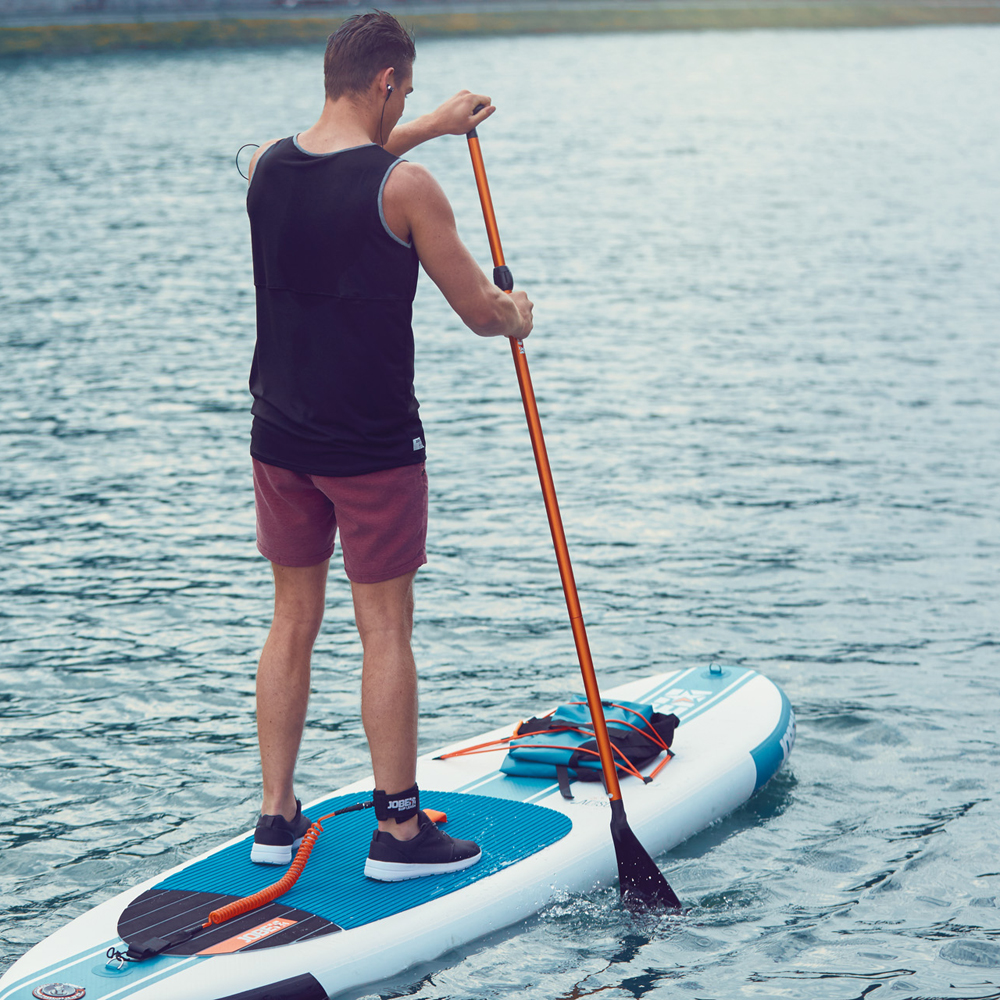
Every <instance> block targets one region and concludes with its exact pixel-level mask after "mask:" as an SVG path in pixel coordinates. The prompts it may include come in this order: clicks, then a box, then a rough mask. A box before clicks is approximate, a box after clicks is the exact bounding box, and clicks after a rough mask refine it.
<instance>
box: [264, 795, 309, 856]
mask: <svg viewBox="0 0 1000 1000" xmlns="http://www.w3.org/2000/svg"><path fill="white" fill-rule="evenodd" d="M310 826H312V820H310V819H309V817H308V816H303V815H302V803H301V802H299V800H298V799H296V800H295V816H294V817H293V819H292V821H291V823H289V822H288V820H287V819H285V817H284V816H261V817H260V819H258V820H257V829H256V830H254V832H253V847H251V848H250V860H251V861H253V862H254V864H258V865H287V864H288V863H289V862H290V861H291V860H292V856H293V855H294V854H295V852H296V850H298V847H299V844H301V843H302V838H303V837H304V836H305V835H306V830H308V829H309V827H310Z"/></svg>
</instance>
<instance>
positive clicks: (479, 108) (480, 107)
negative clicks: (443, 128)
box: [465, 104, 486, 139]
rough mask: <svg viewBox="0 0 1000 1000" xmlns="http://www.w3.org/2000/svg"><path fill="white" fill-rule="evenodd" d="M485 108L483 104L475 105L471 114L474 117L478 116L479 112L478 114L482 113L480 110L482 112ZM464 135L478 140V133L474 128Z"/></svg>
mask: <svg viewBox="0 0 1000 1000" xmlns="http://www.w3.org/2000/svg"><path fill="white" fill-rule="evenodd" d="M485 107H486V105H485V104H477V105H476V106H475V107H474V108H473V109H472V113H473V114H474V115H478V114H479V112H480V111H482V110H483V108H485ZM465 134H466V135H469V136H472V138H473V139H478V138H479V133H478V132H477V131H476V130H475V128H470V129H469V131H468V132H466V133H465Z"/></svg>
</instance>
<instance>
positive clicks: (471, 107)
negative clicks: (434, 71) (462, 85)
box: [385, 90, 496, 156]
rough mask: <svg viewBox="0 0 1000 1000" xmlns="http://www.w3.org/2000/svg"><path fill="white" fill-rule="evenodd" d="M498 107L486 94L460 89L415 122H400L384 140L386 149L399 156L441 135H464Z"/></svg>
mask: <svg viewBox="0 0 1000 1000" xmlns="http://www.w3.org/2000/svg"><path fill="white" fill-rule="evenodd" d="M494 111H496V108H495V107H493V105H492V104H491V103H490V99H489V98H488V97H486V95H485V94H473V93H472V91H471V90H460V91H459V92H458V93H457V94H455V96H454V97H449V98H448V100H447V101H445V102H444V104H441V105H439V106H438V107H437V108H435V109H434V110H433V111H429V112H428V113H427V114H426V115H421V116H420V117H419V118H414V119H413V121H412V122H400V124H398V125H397V126H396V127H395V128H394V129H393V130H392V133H391V134H390V136H389V138H388V139H386V141H385V148H386V149H387V150H388V151H389V152H390V153H394V154H395V155H396V156H402V155H403V154H404V153H406V152H408V151H409V150H411V149H413V147H414V146H419V145H420V143H422V142H427V140H428V139H437V138H438V137H439V136H442V135H465V134H466V133H467V132H468V131H469V129H473V128H475V127H476V126H477V125H479V124H481V123H482V122H484V121H486V119H487V118H489V116H490V115H491V114H493V112H494Z"/></svg>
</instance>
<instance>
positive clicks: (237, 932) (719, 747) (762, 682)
mask: <svg viewBox="0 0 1000 1000" xmlns="http://www.w3.org/2000/svg"><path fill="white" fill-rule="evenodd" d="M604 697H605V698H606V699H609V700H614V701H632V702H642V703H650V704H652V705H653V707H654V708H655V709H656V710H657V711H659V712H663V713H665V714H666V713H671V712H672V713H674V714H675V715H676V716H677V717H678V718H679V720H680V722H679V725H678V727H677V730H676V733H675V736H674V740H673V744H672V750H673V752H674V754H675V756H674V758H673V759H672V760H671V761H670V763H669V764H667V765H666V767H663V768H662V769H661V770H660V772H659V773H658V774H657V776H656V777H655V779H654V780H652V781H651V782H649V783H648V784H647V783H643V782H642V781H640V780H639V779H638V778H636V777H625V778H623V779H622V781H621V786H622V791H623V794H624V797H625V800H626V801H627V803H628V810H629V816H630V820H631V824H632V828H633V829H634V831H635V833H636V834H637V835H638V837H639V839H640V840H641V841H642V843H643V844H644V845H645V847H646V848H647V849H648V850H649V852H650V853H651V854H654V855H655V854H660V853H662V852H664V851H667V850H669V849H670V848H672V847H674V846H676V845H677V844H679V843H680V842H681V841H683V840H685V839H686V838H688V837H690V836H691V835H692V834H694V833H697V832H698V831H699V830H702V829H704V828H705V827H706V826H708V825H709V824H711V823H712V822H714V821H715V820H717V819H719V818H721V817H723V816H725V815H726V814H727V813H729V812H731V811H732V810H733V809H735V808H736V807H737V806H739V805H740V804H741V803H743V802H745V801H746V800H747V799H748V798H749V797H750V796H751V795H752V794H753V793H754V791H755V790H756V789H758V788H760V787H761V785H763V784H764V783H765V782H766V781H767V780H768V779H769V778H770V777H771V776H772V775H773V774H774V773H775V772H776V771H777V770H778V768H779V767H780V766H781V764H782V763H783V762H784V760H785V758H786V757H787V756H788V753H789V751H790V749H791V746H792V742H793V741H794V738H795V716H794V713H793V712H792V709H791V705H790V704H789V702H788V699H787V698H786V697H785V695H784V693H783V692H782V691H781V690H780V689H779V688H778V687H777V686H776V685H775V684H773V683H772V682H771V681H769V680H768V679H767V678H765V677H763V676H762V675H760V674H758V673H756V672H755V671H753V670H748V669H745V668H740V667H724V668H723V667H708V668H705V667H696V668H692V669H689V670H682V671H677V672H675V673H670V674H662V675H659V676H656V677H649V678H646V679H643V680H638V681H633V682H631V683H629V684H625V685H622V686H621V687H618V688H615V689H613V690H611V691H608V692H606V693H605V695H604ZM512 728H513V727H510V728H507V729H498V730H495V731H493V732H490V733H485V734H482V735H480V736H476V737H472V738H470V739H469V740H467V741H463V742H462V743H460V744H455V745H454V746H451V747H446V748H444V749H443V750H441V751H438V752H437V753H434V754H430V755H427V756H424V757H421V758H420V759H419V761H418V767H417V780H418V782H419V785H420V790H421V805H422V806H424V807H425V808H427V809H434V810H438V811H440V812H443V813H445V814H447V827H446V829H447V830H448V832H449V833H450V834H451V835H452V836H455V837H462V838H468V839H472V840H475V841H477V842H478V843H479V844H480V845H481V847H482V849H483V859H482V861H480V862H479V863H478V864H476V865H473V866H472V867H471V868H467V869H465V870H464V871H458V872H453V873H450V874H446V875H437V876H431V877H428V878H420V879H414V880H411V881H407V882H394V883H388V882H374V881H372V880H370V879H367V878H365V876H364V874H363V873H364V863H365V857H366V855H367V851H368V843H369V841H370V839H371V832H372V830H373V828H374V818H373V817H372V815H371V813H370V812H369V811H355V812H350V813H347V814H345V815H342V816H338V817H336V818H335V819H331V820H328V821H326V823H325V824H324V832H323V834H322V835H321V836H320V837H319V839H318V840H317V841H316V845H315V847H314V849H313V851H312V855H311V857H310V859H309V861H308V864H307V865H306V866H305V869H304V870H303V872H302V874H301V876H300V878H299V879H298V881H297V882H296V883H295V885H294V886H293V887H292V888H291V889H290V890H289V891H288V892H287V893H286V894H285V895H283V896H280V897H279V898H277V899H276V900H274V901H273V902H270V903H268V904H267V905H266V906H264V907H262V908H259V909H255V910H252V911H251V912H249V913H246V914H244V915H243V916H241V917H237V918H234V919H233V920H231V921H229V922H227V923H223V924H221V925H218V926H214V927H211V928H209V929H207V930H205V931H203V932H199V933H198V934H196V935H195V936H194V937H192V938H191V939H190V940H188V941H185V942H183V943H180V944H178V945H176V946H174V947H169V948H167V949H166V950H165V951H164V952H162V953H161V954H158V955H156V956H154V957H151V958H149V959H147V960H145V961H140V962H125V963H120V962H119V961H117V960H115V959H114V958H112V959H111V960H110V961H109V959H108V953H109V952H110V953H111V954H112V955H114V953H116V952H118V953H124V952H125V951H127V949H128V947H129V945H135V944H137V943H142V942H148V941H150V940H153V939H156V938H159V939H161V940H163V939H165V938H166V937H168V936H169V935H171V934H173V933H175V932H177V931H180V930H183V929H184V928H190V927H192V926H200V923H201V922H202V921H203V920H205V919H206V918H207V916H208V914H209V912H210V911H212V910H213V909H216V908H218V907H220V906H223V905H225V904H226V903H229V902H232V901H233V900H235V899H238V898H241V897H245V896H248V895H250V894H252V893H254V892H257V891H259V890H261V889H263V888H265V887H267V886H269V885H271V884H272V883H273V882H274V881H275V880H276V879H277V878H280V876H281V873H282V869H281V868H275V867H272V866H261V865H255V864H252V863H251V861H250V842H251V840H252V837H253V833H252V831H251V832H248V833H246V834H244V835H242V836H240V837H237V838H236V839H234V840H231V841H229V842H228V843H226V844H223V845H222V846H221V847H219V848H217V849H216V850H214V851H211V852H209V853H208V854H205V855H203V856H202V857H200V858H196V859H195V860H193V861H189V862H187V863H186V864H183V865H181V866H179V867H178V868H175V869H173V870H172V871H170V872H167V873H166V874H165V875H161V876H158V877H156V878H154V879H150V880H149V881H148V882H144V883H143V884H141V885H138V886H135V887H134V888H131V889H129V890H127V891H126V892H123V893H122V894H121V895H119V896H116V897H115V898H114V899H110V900H108V901H107V902H105V903H102V904H101V905H100V906H97V907H95V908H94V909H93V910H91V911H90V912H88V913H85V914H83V915H82V916H80V917H77V918H76V919H75V920H73V921H72V922H71V923H69V924H67V925H66V926H65V927H64V928H62V929H61V930H59V931H57V932H56V933H55V934H53V935H52V936H51V937H49V938H47V939H46V940H44V941H42V942H41V943H40V944H38V945H36V946H35V947H34V948H32V949H31V951H29V952H28V953H27V954H26V955H25V956H24V957H23V958H21V959H20V960H18V961H17V962H16V963H15V964H14V965H13V966H11V968H10V969H9V970H8V971H7V973H6V974H5V975H4V976H3V978H2V979H0V1000H29V998H37V1000H54V998H57V997H58V998H63V1000H65V998H71V1000H84V998H87V1000H99V998H101V1000H110V998H112V997H114V998H116V1000H118V998H122V1000H124V998H126V997H129V998H135V1000H179V998H183V1000H325V998H326V997H327V996H330V995H337V994H340V993H343V992H345V991H347V990H352V989H356V988H358V987H360V986H362V985H364V984H366V983H372V982H377V981H379V980H382V979H385V978H387V977H390V976H394V975H397V974H398V973H400V972H402V971H404V970H405V969H407V968H409V967H410V966H413V965H415V964H417V963H420V962H427V961H430V960H432V959H434V958H436V957H438V956H440V955H442V954H443V953H444V952H446V951H449V950H451V949H452V948H455V947H457V946H459V945H462V944H465V943H467V942H470V941H473V940H475V939H476V938H478V937H481V936H483V935H484V934H487V933H489V932H491V931H496V930H498V929H499V928H502V927H506V926H509V925H511V924H514V923H517V922H518V921H520V920H524V919H525V918H526V917H529V916H531V915H532V914H534V913H537V912H538V911H539V910H540V909H541V908H542V907H544V906H545V905H546V904H547V903H548V902H550V901H551V900H553V899H554V898H557V897H559V896H563V895H565V893H567V892H586V891H588V890H590V889H592V888H593V887H594V886H595V885H596V884H598V883H600V882H608V881H611V880H612V879H613V878H614V876H615V872H616V861H615V851H614V848H613V846H612V842H611V838H610V837H609V835H608V820H609V803H608V798H607V795H606V793H605V791H604V788H603V786H602V785H601V783H600V782H594V783H585V782H579V781H578V782H574V783H573V785H572V794H573V798H572V799H571V800H567V799H566V798H564V797H563V795H562V794H561V792H560V788H559V784H558V782H557V781H555V780H552V779H547V778H524V777H511V776H509V775H505V774H503V773H502V772H501V771H500V770H499V767H500V763H501V761H502V759H503V754H502V753H496V754H474V755H466V756H456V757H449V758H447V759H444V760H442V759H438V758H439V757H440V755H441V754H442V753H447V752H450V751H454V750H457V749H460V748H461V747H464V746H469V745H478V744H481V743H486V742H488V741H490V740H494V739H497V738H499V737H503V736H508V735H510V733H511V731H512ZM662 760H663V757H662V755H661V757H660V759H659V760H654V761H653V762H651V763H649V764H648V765H647V766H646V767H645V768H644V769H643V773H644V774H646V775H648V774H651V773H652V772H653V771H654V770H655V769H656V768H657V767H658V766H659V765H660V764H662ZM371 787H372V783H371V780H370V779H369V780H366V781H361V782H356V783H355V784H353V785H349V786H347V787H346V788H343V789H341V790H339V791H338V792H336V793H334V794H333V795H332V796H330V797H328V798H325V799H322V800H319V801H317V802H313V803H310V804H309V805H308V806H307V807H306V809H305V811H306V812H307V813H308V814H309V815H310V816H312V817H313V818H316V817H319V816H321V815H324V814H325V813H329V812H332V811H334V810H336V809H338V808H342V807H343V806H347V805H351V804H355V803H359V802H362V801H365V800H368V799H370V797H371Z"/></svg>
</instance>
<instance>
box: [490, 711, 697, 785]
mask: <svg viewBox="0 0 1000 1000" xmlns="http://www.w3.org/2000/svg"><path fill="white" fill-rule="evenodd" d="M601 704H602V706H603V707H604V718H605V721H606V722H607V726H608V737H609V739H610V740H611V746H612V748H613V750H614V757H615V765H616V767H617V769H618V773H619V774H638V771H639V768H640V767H643V766H644V765H646V764H648V763H649V762H650V761H652V760H654V759H655V758H656V757H658V756H659V755H660V754H661V753H664V752H666V753H667V754H668V756H669V755H670V742H671V740H672V739H673V736H674V729H676V727H677V725H678V719H677V716H676V715H664V714H663V713H662V712H655V711H654V710H653V706H652V705H643V704H640V703H638V702H634V701H618V702H611V701H602V702H601ZM500 770H501V771H502V772H503V773H504V774H509V775H511V776H513V777H519V778H546V779H548V780H549V781H551V780H552V779H553V778H554V779H556V780H558V782H559V789H560V791H561V792H562V794H563V797H564V798H567V799H571V798H572V797H573V796H572V794H571V793H570V789H569V784H570V782H571V781H601V780H602V779H603V773H602V770H601V758H600V753H599V752H598V749H597V738H596V737H595V736H594V725H593V723H592V722H591V720H590V709H589V707H588V705H587V702H586V699H585V698H582V697H581V698H580V699H579V700H578V701H571V702H568V703H566V704H565V705H560V706H559V707H558V708H557V709H556V710H555V711H554V712H552V713H551V714H550V715H544V716H542V717H541V718H533V719H528V720H527V721H525V722H522V723H521V724H520V725H519V726H518V727H517V729H516V730H515V732H514V735H513V737H512V738H511V740H510V743H509V745H508V750H507V756H506V757H505V758H504V760H503V763H502V764H501V765H500ZM639 777H643V776H642V775H639ZM643 780H644V781H649V780H651V779H650V778H646V777H643Z"/></svg>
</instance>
